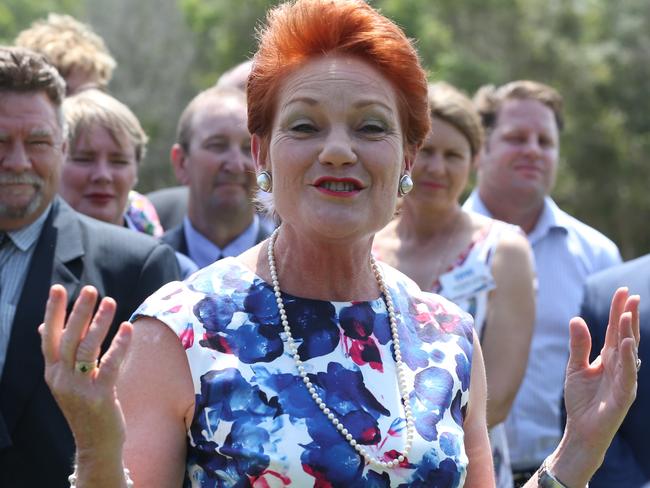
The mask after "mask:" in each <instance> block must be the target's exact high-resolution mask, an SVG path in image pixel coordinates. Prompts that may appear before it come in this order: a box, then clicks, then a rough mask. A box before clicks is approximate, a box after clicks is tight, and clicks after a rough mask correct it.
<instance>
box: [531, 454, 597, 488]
mask: <svg viewBox="0 0 650 488" xmlns="http://www.w3.org/2000/svg"><path fill="white" fill-rule="evenodd" d="M537 486H538V487H539V488H569V487H568V486H567V485H565V484H564V483H562V482H561V481H560V480H559V479H557V478H556V477H555V475H553V473H551V472H550V471H549V470H548V467H547V466H546V459H544V462H543V463H542V465H541V466H540V467H539V469H538V470H537ZM585 488H589V483H587V486H586V487H585Z"/></svg>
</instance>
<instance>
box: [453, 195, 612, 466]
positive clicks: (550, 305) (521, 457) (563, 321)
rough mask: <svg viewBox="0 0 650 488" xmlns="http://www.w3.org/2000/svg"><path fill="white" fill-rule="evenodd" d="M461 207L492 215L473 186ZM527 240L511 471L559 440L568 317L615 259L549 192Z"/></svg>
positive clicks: (509, 425) (608, 245)
mask: <svg viewBox="0 0 650 488" xmlns="http://www.w3.org/2000/svg"><path fill="white" fill-rule="evenodd" d="M463 208H464V209H465V210H473V211H474V212H477V213H480V214H483V215H486V216H489V217H492V214H491V213H490V211H489V210H488V209H487V207H486V206H485V204H484V203H483V201H481V198H480V197H479V194H478V191H476V190H474V192H472V194H471V195H470V197H469V198H468V200H467V201H466V202H465V204H464V205H463ZM528 240H529V242H530V244H531V246H532V248H533V254H534V256H535V268H536V273H537V285H538V286H537V297H536V304H537V306H536V320H535V330H534V332H533V338H532V343H531V348H530V356H529V359H528V366H527V368H526V374H525V376H524V380H523V382H522V385H521V388H520V389H519V392H518V394H517V397H516V398H515V401H514V403H513V406H512V410H511V411H510V415H509V416H508V419H507V420H506V433H507V436H508V444H509V447H510V457H511V462H512V466H513V469H514V470H524V469H529V468H535V467H537V466H539V465H540V464H541V463H542V461H543V460H544V459H545V458H546V457H547V456H548V455H549V454H550V453H551V452H552V451H553V450H554V449H555V447H556V446H557V444H558V442H559V441H560V437H561V435H562V426H561V410H560V407H561V402H562V395H563V387H564V373H565V368H566V363H567V360H568V358H569V320H570V319H571V318H573V317H575V316H576V315H578V314H579V312H580V304H581V302H582V293H583V286H584V283H585V280H586V278H587V277H588V276H589V275H590V274H592V273H595V272H596V271H600V270H602V269H604V268H607V267H609V266H612V265H615V264H618V263H620V262H621V256H620V254H619V251H618V248H617V247H616V245H615V244H614V243H613V242H612V241H611V240H610V239H608V238H607V237H605V236H604V235H603V234H601V233H600V232H598V231H597V230H595V229H593V228H591V227H589V226H588V225H586V224H584V223H582V222H580V221H579V220H577V219H575V218H574V217H571V216H570V215H569V214H567V213H566V212H564V211H562V210H561V209H560V208H559V207H558V206H557V205H556V204H555V202H554V201H553V200H552V199H551V198H550V197H546V199H545V201H544V209H543V211H542V214H541V215H540V218H539V220H538V222H537V224H536V225H535V228H534V229H533V230H532V232H530V234H528Z"/></svg>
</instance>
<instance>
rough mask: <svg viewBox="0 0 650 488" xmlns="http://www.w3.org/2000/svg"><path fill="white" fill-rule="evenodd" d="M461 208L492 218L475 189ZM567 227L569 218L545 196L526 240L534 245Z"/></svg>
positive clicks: (563, 230)
mask: <svg viewBox="0 0 650 488" xmlns="http://www.w3.org/2000/svg"><path fill="white" fill-rule="evenodd" d="M463 207H464V208H465V209H468V210H473V211H474V212H476V213H479V214H482V215H486V216H488V217H490V218H494V216H493V215H492V212H490V210H488V208H487V207H486V206H485V203H484V202H483V200H481V197H480V195H479V193H478V189H477V188H475V189H474V190H473V191H472V193H471V194H470V196H469V197H468V198H467V201H466V202H465V205H464V206H463ZM569 227H570V222H569V216H568V215H567V214H566V212H564V211H562V210H561V209H560V207H558V206H557V204H556V203H555V202H554V201H553V199H552V198H551V197H549V196H548V195H547V196H546V197H544V207H543V209H542V213H541V215H540V216H539V219H538V220H537V224H535V227H534V229H533V230H532V231H531V232H530V234H528V240H529V241H530V242H531V244H534V243H535V242H537V241H539V240H540V239H542V238H543V237H544V236H545V235H547V234H549V233H550V232H554V231H555V230H559V231H561V232H567V230H568V228H569Z"/></svg>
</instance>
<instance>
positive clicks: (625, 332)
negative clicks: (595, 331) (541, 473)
mask: <svg viewBox="0 0 650 488" xmlns="http://www.w3.org/2000/svg"><path fill="white" fill-rule="evenodd" d="M639 300H640V298H639V296H638V295H633V296H629V294H628V290H627V288H619V289H618V290H616V292H615V293H614V297H613V298H612V303H611V307H610V314H609V324H608V326H607V332H606V336H605V345H604V347H603V349H602V350H601V352H600V355H599V356H598V357H597V358H596V359H595V360H594V361H593V362H592V363H591V364H590V363H589V354H590V352H591V336H590V334H589V329H588V327H587V324H586V323H585V321H584V320H582V319H581V318H579V317H576V318H574V319H572V320H571V322H570V325H569V326H570V333H571V344H570V356H569V362H568V364H567V370H566V378H565V385H564V395H565V403H566V411H567V423H566V429H565V433H564V437H563V438H562V441H561V442H560V445H559V446H558V449H557V450H556V452H555V455H554V456H551V458H550V459H549V461H550V463H549V464H551V466H550V467H551V469H552V472H553V473H554V474H555V475H556V476H557V478H558V479H560V480H562V481H563V482H564V483H565V484H567V485H568V486H584V484H585V483H586V482H587V481H588V480H589V478H590V477H591V476H592V474H593V473H594V472H595V471H596V469H597V468H598V467H599V466H600V464H601V463H602V460H603V456H604V455H605V451H606V450H607V448H608V447H609V444H610V442H611V441H612V438H613V437H614V434H615V433H616V431H617V430H618V428H619V427H620V425H621V423H622V422H623V419H624V418H625V415H626V414H627V411H628V409H629V408H630V406H631V405H632V402H634V399H635V397H636V389H637V383H636V380H637V363H638V362H637V359H638V346H639V337H640V335H639ZM638 364H639V365H640V363H638ZM571 465H572V466H571ZM569 466H571V467H570V468H569Z"/></svg>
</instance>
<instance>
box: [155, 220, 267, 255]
mask: <svg viewBox="0 0 650 488" xmlns="http://www.w3.org/2000/svg"><path fill="white" fill-rule="evenodd" d="M272 232H273V229H272V228H271V225H270V224H269V223H268V222H266V221H265V220H263V219H262V218H260V228H259V230H258V231H257V236H255V244H259V243H260V242H262V241H263V240H264V239H266V238H267V237H268V236H270V235H271V233H272ZM160 240H161V241H163V242H164V243H165V244H169V245H170V246H171V247H172V248H173V249H174V251H177V252H180V253H181V254H185V255H186V256H189V250H188V248H187V239H185V232H184V230H183V224H182V223H181V225H179V226H177V227H174V228H173V229H172V230H170V231H167V232H165V234H163V236H162V237H161V238H160Z"/></svg>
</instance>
